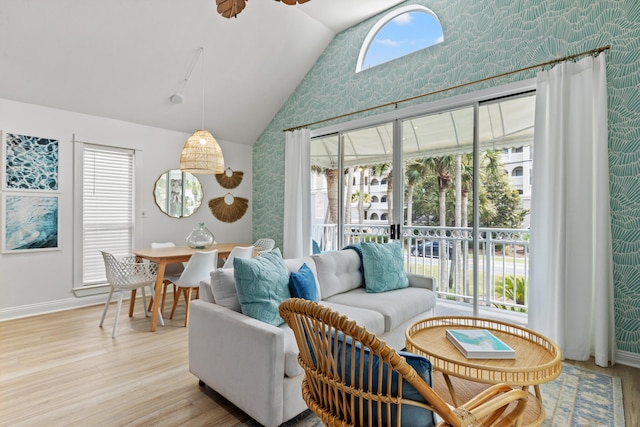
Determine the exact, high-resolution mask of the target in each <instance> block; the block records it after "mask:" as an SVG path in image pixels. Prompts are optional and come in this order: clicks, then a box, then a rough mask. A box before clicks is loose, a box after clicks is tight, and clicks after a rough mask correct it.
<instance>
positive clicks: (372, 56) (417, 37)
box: [356, 5, 444, 73]
mask: <svg viewBox="0 0 640 427" xmlns="http://www.w3.org/2000/svg"><path fill="white" fill-rule="evenodd" d="M443 41H444V35H443V31H442V25H440V21H439V20H438V17H437V16H436V14H435V13H433V12H432V11H431V10H430V9H428V8H426V7H424V6H420V5H409V6H404V7H401V8H398V9H395V10H392V11H391V12H389V13H388V14H386V15H385V16H383V17H382V19H380V20H379V21H378V22H377V23H376V24H375V25H374V26H373V28H371V30H370V31H369V33H368V34H367V36H366V37H365V39H364V43H362V47H361V48H360V53H359V55H358V62H357V63H356V73H359V72H360V71H362V70H366V69H368V68H371V67H375V66H376V65H380V64H384V63H385V62H389V61H393V60H394V59H397V58H400V57H402V56H405V55H408V54H410V53H413V52H417V51H418V50H422V49H426V48H428V47H430V46H433V45H436V44H438V43H441V42H443Z"/></svg>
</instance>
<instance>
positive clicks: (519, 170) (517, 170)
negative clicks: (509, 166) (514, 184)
mask: <svg viewBox="0 0 640 427" xmlns="http://www.w3.org/2000/svg"><path fill="white" fill-rule="evenodd" d="M511 176H522V166H518V167H517V168H513V171H511Z"/></svg>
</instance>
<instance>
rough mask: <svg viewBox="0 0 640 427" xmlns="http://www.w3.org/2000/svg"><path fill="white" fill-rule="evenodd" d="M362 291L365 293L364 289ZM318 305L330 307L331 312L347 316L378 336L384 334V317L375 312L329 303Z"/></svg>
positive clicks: (322, 302) (320, 302)
mask: <svg viewBox="0 0 640 427" xmlns="http://www.w3.org/2000/svg"><path fill="white" fill-rule="evenodd" d="M361 289H362V288H361ZM362 290H363V291H364V289H362ZM318 304H320V305H322V306H325V307H329V308H330V309H331V310H333V311H336V312H338V313H340V314H342V315H344V316H347V317H348V318H349V319H351V320H355V321H356V323H357V324H358V325H360V326H362V327H364V328H366V329H367V331H369V332H373V333H374V334H376V335H381V334H383V333H384V325H385V321H384V316H382V314H380V313H377V312H375V311H374V310H369V309H367V308H360V307H353V306H350V305H344V304H338V303H334V302H329V301H319V302H318Z"/></svg>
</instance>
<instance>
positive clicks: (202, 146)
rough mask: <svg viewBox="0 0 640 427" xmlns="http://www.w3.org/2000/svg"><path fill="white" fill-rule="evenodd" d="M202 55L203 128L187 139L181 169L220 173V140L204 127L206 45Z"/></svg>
mask: <svg viewBox="0 0 640 427" xmlns="http://www.w3.org/2000/svg"><path fill="white" fill-rule="evenodd" d="M199 52H200V53H199V54H201V55H202V129H198V130H197V131H195V132H194V133H193V135H191V136H190V137H189V139H187V142H185V144H184V147H183V148H182V154H181V155H180V170H181V171H183V172H191V173H193V174H218V173H223V172H224V156H223V155H222V149H221V148H220V145H219V144H218V141H216V139H215V138H214V137H213V135H211V133H210V132H209V131H208V130H205V129H204V79H205V73H204V47H201V48H200V51H199Z"/></svg>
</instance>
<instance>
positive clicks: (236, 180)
mask: <svg viewBox="0 0 640 427" xmlns="http://www.w3.org/2000/svg"><path fill="white" fill-rule="evenodd" d="M243 176H244V172H241V171H234V170H233V169H231V168H227V169H226V170H225V171H224V172H222V173H217V174H216V181H218V184H220V185H221V186H222V188H227V189H231V188H236V187H237V186H238V185H240V183H241V182H242V177H243Z"/></svg>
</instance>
